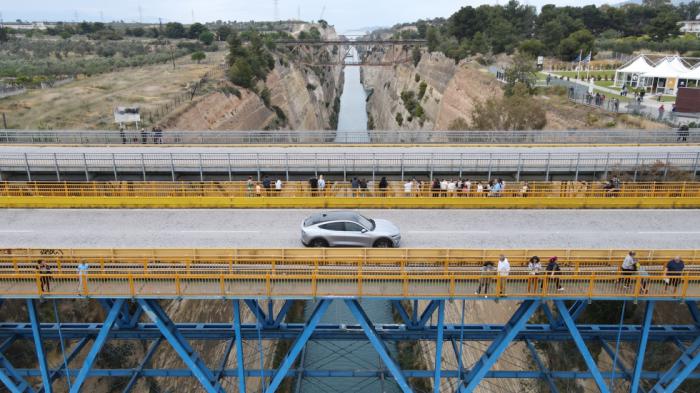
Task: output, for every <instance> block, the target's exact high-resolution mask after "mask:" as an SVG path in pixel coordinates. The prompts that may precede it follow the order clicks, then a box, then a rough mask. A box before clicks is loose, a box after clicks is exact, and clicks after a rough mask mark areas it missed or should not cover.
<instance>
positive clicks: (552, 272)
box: [546, 257, 564, 291]
mask: <svg viewBox="0 0 700 393" xmlns="http://www.w3.org/2000/svg"><path fill="white" fill-rule="evenodd" d="M558 261H559V258H557V257H551V258H549V263H548V264H547V269H546V270H547V275H548V276H551V277H556V278H554V279H553V280H552V281H553V282H554V285H555V286H556V287H557V291H563V290H564V287H562V286H561V281H560V279H559V277H558V276H559V275H561V266H559V262H558Z"/></svg>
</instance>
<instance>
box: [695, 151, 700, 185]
mask: <svg viewBox="0 0 700 393" xmlns="http://www.w3.org/2000/svg"><path fill="white" fill-rule="evenodd" d="M698 164H700V152H698V153H696V154H695V165H693V179H695V178H696V177H697V176H698Z"/></svg>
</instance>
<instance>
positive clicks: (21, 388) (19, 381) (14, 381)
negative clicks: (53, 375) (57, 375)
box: [0, 354, 41, 393]
mask: <svg viewBox="0 0 700 393" xmlns="http://www.w3.org/2000/svg"><path fill="white" fill-rule="evenodd" d="M39 375H41V371H39ZM0 381H2V383H3V384H4V385H5V387H6V388H7V390H9V391H11V392H12V393H25V392H29V393H34V389H33V388H32V386H31V385H30V384H29V383H28V382H27V381H26V380H25V379H24V378H23V377H22V375H21V374H20V373H19V372H18V371H17V369H16V368H14V366H12V363H10V361H9V360H8V359H7V358H6V357H5V355H3V354H0Z"/></svg>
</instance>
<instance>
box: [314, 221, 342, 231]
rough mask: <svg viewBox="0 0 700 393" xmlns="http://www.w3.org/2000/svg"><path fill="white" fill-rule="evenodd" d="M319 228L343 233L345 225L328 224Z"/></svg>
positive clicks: (338, 223) (339, 223)
mask: <svg viewBox="0 0 700 393" xmlns="http://www.w3.org/2000/svg"><path fill="white" fill-rule="evenodd" d="M319 228H321V229H325V230H327V231H344V230H345V225H343V223H342V222H329V223H328V224H323V225H319Z"/></svg>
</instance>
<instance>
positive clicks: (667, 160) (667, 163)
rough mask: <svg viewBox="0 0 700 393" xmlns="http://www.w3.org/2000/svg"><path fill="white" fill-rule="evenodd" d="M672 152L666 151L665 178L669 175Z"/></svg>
mask: <svg viewBox="0 0 700 393" xmlns="http://www.w3.org/2000/svg"><path fill="white" fill-rule="evenodd" d="M670 160H671V153H670V152H669V153H666V166H665V167H664V180H666V177H668V167H669V166H670V165H671V162H670Z"/></svg>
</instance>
